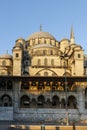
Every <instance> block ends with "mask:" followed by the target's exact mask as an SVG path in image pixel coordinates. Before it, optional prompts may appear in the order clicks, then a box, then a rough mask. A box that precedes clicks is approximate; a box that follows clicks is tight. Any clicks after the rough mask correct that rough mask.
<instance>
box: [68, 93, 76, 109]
mask: <svg viewBox="0 0 87 130" xmlns="http://www.w3.org/2000/svg"><path fill="white" fill-rule="evenodd" d="M67 101H68V104H67V105H68V108H70V109H76V108H77V100H76V98H75V96H73V95H71V96H69V97H68V100H67Z"/></svg>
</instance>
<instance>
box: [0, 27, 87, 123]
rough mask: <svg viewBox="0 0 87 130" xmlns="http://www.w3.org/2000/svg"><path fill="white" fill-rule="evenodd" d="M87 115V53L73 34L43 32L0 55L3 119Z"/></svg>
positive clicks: (0, 114)
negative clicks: (61, 34) (67, 36)
mask: <svg viewBox="0 0 87 130" xmlns="http://www.w3.org/2000/svg"><path fill="white" fill-rule="evenodd" d="M64 119H66V120H68V122H71V121H73V120H76V121H81V120H84V121H86V120H87V55H86V54H84V49H83V48H82V46H81V45H79V44H77V43H76V42H75V36H74V31H73V28H71V32H70V39H67V38H64V39H62V40H61V41H58V40H57V39H56V38H55V37H54V36H53V35H52V34H50V33H48V32H43V31H42V29H41V28H40V31H39V32H35V33H33V34H31V35H30V36H29V37H28V38H27V39H26V40H25V39H23V38H19V39H17V40H16V41H15V44H14V47H13V49H12V55H10V54H8V53H6V54H2V55H0V120H12V121H16V120H18V121H30V122H42V121H44V122H57V123H58V122H60V123H61V122H63V121H64Z"/></svg>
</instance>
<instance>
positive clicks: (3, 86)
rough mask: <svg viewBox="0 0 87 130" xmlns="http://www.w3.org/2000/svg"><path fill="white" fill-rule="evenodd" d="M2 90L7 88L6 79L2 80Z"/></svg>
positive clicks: (0, 84)
mask: <svg viewBox="0 0 87 130" xmlns="http://www.w3.org/2000/svg"><path fill="white" fill-rule="evenodd" d="M0 90H6V83H5V81H3V80H2V81H0Z"/></svg>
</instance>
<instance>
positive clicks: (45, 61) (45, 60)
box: [44, 58, 47, 66]
mask: <svg viewBox="0 0 87 130" xmlns="http://www.w3.org/2000/svg"><path fill="white" fill-rule="evenodd" d="M44 65H45V66H47V59H46V58H45V59H44Z"/></svg>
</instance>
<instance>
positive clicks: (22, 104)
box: [20, 95, 30, 107]
mask: <svg viewBox="0 0 87 130" xmlns="http://www.w3.org/2000/svg"><path fill="white" fill-rule="evenodd" d="M29 105H30V98H29V97H28V96H27V95H24V96H22V97H21V99H20V107H29Z"/></svg>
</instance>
